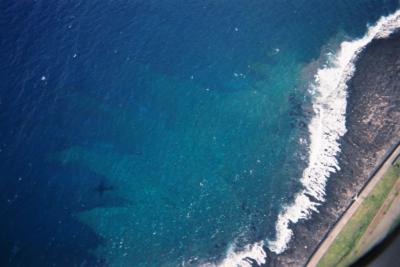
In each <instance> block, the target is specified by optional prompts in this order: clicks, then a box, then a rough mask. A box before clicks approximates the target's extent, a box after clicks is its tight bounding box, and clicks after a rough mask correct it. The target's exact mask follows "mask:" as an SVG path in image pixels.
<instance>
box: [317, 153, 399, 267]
mask: <svg viewBox="0 0 400 267" xmlns="http://www.w3.org/2000/svg"><path fill="white" fill-rule="evenodd" d="M399 176H400V160H397V162H396V164H394V166H392V167H390V168H389V170H388V171H387V172H386V174H385V175H384V177H383V178H382V180H380V181H379V182H378V184H377V185H376V186H375V188H374V189H373V190H372V191H371V193H370V194H369V195H368V196H367V197H366V198H365V199H364V201H363V203H362V204H361V205H360V207H359V208H358V209H357V211H356V212H355V213H354V215H353V217H352V218H351V219H350V220H349V221H348V223H347V224H346V225H345V226H344V228H343V229H342V231H341V232H340V233H339V235H338V236H337V237H336V239H335V240H334V241H333V243H332V245H331V247H330V248H329V249H328V251H327V252H326V253H325V255H324V256H323V257H322V258H321V260H320V261H319V262H318V265H317V266H318V267H331V266H348V265H350V264H351V263H352V262H353V261H354V260H356V259H357V258H358V257H359V256H361V255H359V253H358V250H357V243H358V241H359V240H360V238H361V237H362V235H363V234H364V232H365V230H366V229H367V228H368V225H369V224H370V223H371V221H372V219H373V218H374V217H375V214H376V213H377V212H378V210H379V208H380V207H381V206H382V204H383V202H384V201H385V199H386V197H387V195H388V193H389V192H390V190H391V189H392V187H393V185H394V183H395V182H396V181H397V179H398V178H399Z"/></svg>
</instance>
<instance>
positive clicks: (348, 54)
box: [202, 10, 400, 267]
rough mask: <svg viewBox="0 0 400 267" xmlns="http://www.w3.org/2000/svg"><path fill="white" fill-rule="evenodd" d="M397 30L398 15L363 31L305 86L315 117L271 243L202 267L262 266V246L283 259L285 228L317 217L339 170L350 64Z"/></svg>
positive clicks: (231, 250) (234, 251)
mask: <svg viewBox="0 0 400 267" xmlns="http://www.w3.org/2000/svg"><path fill="white" fill-rule="evenodd" d="M399 28H400V10H399V11H396V12H395V13H394V14H392V15H389V16H386V17H381V18H380V19H379V21H378V22H377V23H376V24H375V25H374V26H370V27H368V31H367V33H366V34H365V35H364V37H363V38H361V39H357V40H354V41H345V42H343V43H342V44H341V46H340V49H339V50H338V52H337V53H336V54H335V55H331V57H330V64H329V66H324V67H323V68H321V69H319V70H318V71H317V74H316V75H315V76H314V81H313V82H312V83H311V84H310V86H309V92H310V94H311V95H312V97H313V103H312V108H313V112H314V115H313V117H312V118H311V120H310V123H309V125H308V131H309V136H310V146H309V159H308V165H307V167H306V168H305V169H304V171H303V174H302V177H301V180H300V181H301V183H302V185H303V189H302V190H301V191H300V192H298V193H297V194H296V196H295V198H294V202H293V203H292V204H290V205H287V206H285V207H284V208H283V210H282V212H281V213H280V214H279V215H278V220H277V223H276V225H275V230H276V238H275V240H269V241H268V242H266V243H265V242H264V241H260V242H256V243H254V244H248V245H246V246H245V247H244V248H241V249H236V247H235V245H234V244H231V245H230V247H229V248H228V250H227V253H226V257H225V258H224V259H223V260H222V261H221V262H219V263H218V264H214V263H206V264H203V265H202V266H207V267H209V266H221V267H225V266H241V267H248V266H252V263H251V262H254V263H257V264H258V265H261V264H264V263H265V262H266V252H265V251H264V249H263V247H264V246H265V245H266V246H267V247H268V249H269V250H270V251H272V252H275V253H276V254H280V253H282V252H283V251H285V250H286V249H287V247H288V244H289V242H290V240H291V238H292V235H293V231H292V230H291V229H290V224H291V223H297V222H298V221H299V220H301V219H308V218H309V216H310V215H311V213H312V212H313V211H314V212H318V206H320V205H321V204H322V203H323V202H324V201H325V187H326V182H327V179H328V177H329V176H330V174H331V173H333V172H336V171H337V170H339V169H340V167H339V165H338V161H337V159H336V156H337V154H338V153H339V152H340V144H339V139H340V138H341V137H342V136H343V135H344V134H345V133H346V105H347V99H346V98H347V82H348V81H349V79H350V78H351V77H352V76H353V74H354V71H355V61H356V59H357V57H358V55H359V54H360V52H361V51H362V50H363V49H364V48H365V47H366V46H367V45H368V43H370V42H371V41H372V40H373V39H377V38H386V37H388V36H389V35H390V34H391V33H393V32H394V31H396V30H397V29H399Z"/></svg>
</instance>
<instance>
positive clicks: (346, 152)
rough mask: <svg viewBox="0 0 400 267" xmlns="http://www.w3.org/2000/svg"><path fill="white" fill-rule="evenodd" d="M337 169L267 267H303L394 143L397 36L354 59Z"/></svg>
mask: <svg viewBox="0 0 400 267" xmlns="http://www.w3.org/2000/svg"><path fill="white" fill-rule="evenodd" d="M346 126H347V129H348V132H347V133H346V134H345V136H344V137H343V138H342V140H341V147H342V151H341V153H340V155H339V165H340V167H341V170H340V171H339V172H337V173H335V174H333V175H331V177H330V178H329V181H328V185H327V190H326V191H327V201H326V202H325V203H324V204H323V205H322V206H321V207H320V208H319V210H320V213H318V214H313V215H312V217H311V219H310V220H307V221H303V222H300V223H298V224H296V225H295V226H294V227H293V230H294V233H295V237H294V238H293V240H292V241H291V243H290V249H288V250H287V251H286V252H285V253H283V254H281V255H276V254H273V253H272V254H269V255H268V256H269V258H268V264H267V265H269V266H304V265H305V264H306V263H307V260H308V258H309V257H310V256H311V254H312V253H313V251H314V250H315V249H316V247H317V246H318V244H319V243H320V242H321V240H322V239H323V237H324V236H325V235H326V234H327V232H328V230H329V229H330V228H331V227H332V225H334V223H335V222H336V221H337V219H338V218H339V217H340V215H341V214H343V212H344V211H345V210H346V208H347V207H348V206H349V205H350V203H351V202H352V199H353V197H354V196H355V195H356V194H357V193H358V192H359V191H360V189H361V188H362V187H363V186H364V185H365V183H366V182H367V181H368V179H369V177H370V175H371V173H372V172H373V171H374V168H375V167H376V166H377V165H378V164H379V162H381V161H382V159H383V158H384V157H385V155H386V154H387V152H388V151H390V149H391V148H392V147H393V146H394V145H395V144H396V143H397V142H398V141H399V140H400V33H398V34H394V35H392V36H391V37H390V38H388V39H382V40H374V41H372V42H371V43H370V44H369V45H368V46H367V47H366V49H365V50H364V52H363V53H362V54H361V55H360V56H359V58H358V60H357V63H356V72H355V74H354V76H353V78H352V79H351V80H350V81H349V97H348V106H347V121H346Z"/></svg>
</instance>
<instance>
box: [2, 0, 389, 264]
mask: <svg viewBox="0 0 400 267" xmlns="http://www.w3.org/2000/svg"><path fill="white" fill-rule="evenodd" d="M396 5H397V3H396V2H395V1H385V2H384V3H383V2H381V1H352V2H351V3H349V2H347V1H339V2H338V1H334V2H333V1H324V3H321V2H317V1H301V2H299V1H284V2H282V1H257V2H248V1H237V2H235V3H232V2H228V1H220V2H215V1H205V2H204V1H203V2H201V3H200V2H198V1H189V2H187V1H186V2H183V1H168V2H165V3H160V2H158V1H133V2H128V1H107V2H106V1H102V2H91V3H86V2H79V1H78V2H75V3H66V2H61V1H60V2H57V1H55V2H52V3H48V2H45V1H36V2H32V3H30V2H19V3H14V2H11V1H5V2H3V3H2V4H1V9H0V10H1V11H0V12H1V16H0V17H2V20H3V22H4V23H3V24H2V25H4V26H0V27H1V31H0V32H1V34H2V36H3V37H4V38H1V58H2V59H3V60H2V61H3V62H8V64H7V65H6V66H5V67H4V66H3V68H1V69H0V76H1V79H2V81H3V86H2V87H1V89H0V90H1V105H0V109H1V113H0V116H1V124H0V125H1V132H0V135H1V140H2V143H1V150H0V152H1V153H0V157H1V161H0V162H1V163H0V169H1V171H2V173H3V174H2V180H1V184H0V191H1V192H2V199H1V204H0V205H1V209H0V210H1V211H2V218H5V219H3V220H2V222H1V230H0V231H1V236H4V238H2V241H0V242H1V243H0V248H1V249H0V250H1V251H2V252H1V254H0V256H1V257H0V262H1V264H2V265H4V266H52V265H55V266H74V265H76V266H77V265H80V264H83V266H85V264H86V266H179V265H183V264H184V263H185V264H186V266H187V265H197V264H199V263H201V262H204V261H208V262H215V261H218V260H219V259H221V258H223V257H224V256H225V254H226V251H227V249H228V248H229V246H230V245H232V244H236V245H237V246H238V247H241V246H244V245H246V244H249V243H253V242H256V241H260V240H267V239H270V238H273V237H274V235H275V230H274V229H275V223H276V220H277V216H278V213H279V212H280V211H281V209H282V205H284V204H287V203H288V202H289V201H291V200H292V199H293V195H294V193H295V192H297V191H298V190H299V187H300V184H299V177H300V173H301V171H302V170H303V168H304V167H305V165H306V164H307V157H306V155H307V153H306V151H307V150H306V149H307V147H303V146H301V145H300V144H299V143H298V140H299V138H300V137H305V138H306V136H305V134H306V133H307V132H306V127H305V123H306V122H307V113H306V112H305V111H304V107H307V106H308V105H309V104H310V103H309V98H308V95H307V93H306V91H305V90H304V88H303V87H302V86H301V85H302V82H303V81H302V78H301V77H303V76H301V73H302V70H303V67H304V66H305V65H307V64H308V63H310V62H311V61H313V60H314V59H316V58H318V57H319V54H320V50H321V47H322V46H323V45H325V44H327V43H328V42H330V41H331V40H332V39H335V38H336V39H337V38H339V39H340V38H343V37H341V36H349V37H354V36H359V35H361V34H363V33H364V31H365V25H366V24H367V22H373V21H375V20H376V19H377V18H378V17H379V16H381V15H382V14H387V13H388V12H390V11H392V10H394V9H395V7H396ZM338 36H339V37H338ZM11 229H12V230H11Z"/></svg>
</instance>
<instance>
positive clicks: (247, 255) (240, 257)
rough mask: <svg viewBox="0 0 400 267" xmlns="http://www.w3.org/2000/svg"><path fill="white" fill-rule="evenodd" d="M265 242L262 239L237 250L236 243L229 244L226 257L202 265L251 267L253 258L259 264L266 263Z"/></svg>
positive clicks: (204, 266) (206, 266)
mask: <svg viewBox="0 0 400 267" xmlns="http://www.w3.org/2000/svg"><path fill="white" fill-rule="evenodd" d="M263 245H264V242H263V241H260V242H257V243H254V244H248V245H246V246H245V247H244V248H243V249H241V250H239V251H237V250H236V246H235V245H234V244H232V245H230V246H229V249H228V251H227V253H226V257H225V259H224V260H223V261H222V262H220V263H218V264H214V263H206V264H203V265H201V267H217V266H218V267H251V266H252V265H251V261H249V260H248V259H251V260H253V261H254V262H256V263H257V264H258V265H261V264H264V263H265V259H266V257H267V255H266V253H265V251H264V249H263Z"/></svg>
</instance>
